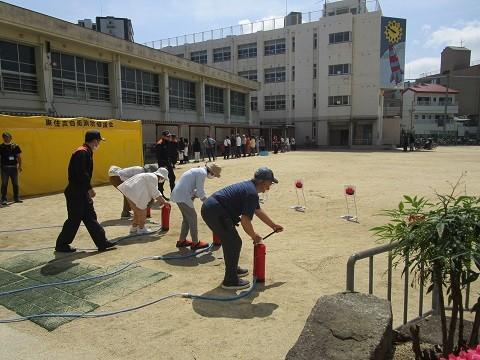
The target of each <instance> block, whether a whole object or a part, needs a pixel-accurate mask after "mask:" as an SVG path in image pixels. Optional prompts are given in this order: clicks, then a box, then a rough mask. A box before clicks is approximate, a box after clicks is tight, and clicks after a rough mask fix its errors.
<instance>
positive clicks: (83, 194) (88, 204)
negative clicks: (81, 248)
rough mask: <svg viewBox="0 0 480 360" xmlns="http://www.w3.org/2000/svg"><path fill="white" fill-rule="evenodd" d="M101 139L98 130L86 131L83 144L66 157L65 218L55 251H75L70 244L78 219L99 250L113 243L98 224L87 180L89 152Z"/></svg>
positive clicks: (97, 145) (75, 231)
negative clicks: (68, 160) (67, 160)
mask: <svg viewBox="0 0 480 360" xmlns="http://www.w3.org/2000/svg"><path fill="white" fill-rule="evenodd" d="M101 141H105V139H104V138H102V136H101V135H100V132H99V131H98V130H88V131H87V132H86V133H85V143H84V144H83V145H82V146H80V147H79V148H77V149H76V150H75V151H74V152H73V154H72V156H71V158H70V162H69V164H68V185H67V187H66V188H65V191H64V194H65V199H66V201H67V212H68V217H67V220H66V221H65V223H64V224H63V228H62V231H61V232H60V234H59V235H58V238H57V243H56V245H55V251H57V252H65V253H70V252H75V251H76V249H75V248H74V247H72V246H71V245H70V244H71V243H72V242H73V239H74V238H75V235H76V234H77V231H78V228H79V226H80V223H81V222H82V221H83V223H84V224H85V227H86V228H87V230H88V233H89V234H90V236H91V237H92V240H93V242H94V243H95V245H96V246H97V248H98V250H99V251H105V250H107V249H109V248H113V247H114V246H115V244H114V243H112V242H110V241H108V240H107V238H106V236H105V230H104V229H103V227H102V226H101V225H100V224H99V223H98V221H97V214H96V213H95V209H94V207H93V198H94V197H95V191H94V190H93V189H92V185H91V183H90V182H91V180H92V172H93V153H94V152H95V151H97V150H98V148H99V146H100V142H101Z"/></svg>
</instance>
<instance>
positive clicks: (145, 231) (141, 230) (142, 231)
mask: <svg viewBox="0 0 480 360" xmlns="http://www.w3.org/2000/svg"><path fill="white" fill-rule="evenodd" d="M153 232H154V231H153V230H151V229H149V228H138V229H137V235H147V234H152V233H153Z"/></svg>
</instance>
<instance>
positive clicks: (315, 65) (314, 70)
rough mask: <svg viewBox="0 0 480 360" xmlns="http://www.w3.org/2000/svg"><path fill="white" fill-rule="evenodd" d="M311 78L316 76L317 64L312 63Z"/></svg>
mask: <svg viewBox="0 0 480 360" xmlns="http://www.w3.org/2000/svg"><path fill="white" fill-rule="evenodd" d="M313 78H314V79H316V78H317V64H313Z"/></svg>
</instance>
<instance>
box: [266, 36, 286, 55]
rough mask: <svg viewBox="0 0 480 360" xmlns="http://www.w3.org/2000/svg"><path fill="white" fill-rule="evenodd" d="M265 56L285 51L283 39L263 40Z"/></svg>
mask: <svg viewBox="0 0 480 360" xmlns="http://www.w3.org/2000/svg"><path fill="white" fill-rule="evenodd" d="M264 47H265V56H268V55H277V54H284V53H285V39H276V40H269V41H265V43H264Z"/></svg>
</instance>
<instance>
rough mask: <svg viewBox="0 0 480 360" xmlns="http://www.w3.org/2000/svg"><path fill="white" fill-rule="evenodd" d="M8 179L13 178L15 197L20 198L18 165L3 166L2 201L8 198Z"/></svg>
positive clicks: (15, 198)
mask: <svg viewBox="0 0 480 360" xmlns="http://www.w3.org/2000/svg"><path fill="white" fill-rule="evenodd" d="M8 179H12V187H13V199H14V200H18V169H17V166H16V165H15V166H2V201H3V200H5V201H6V200H7V188H8Z"/></svg>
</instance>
